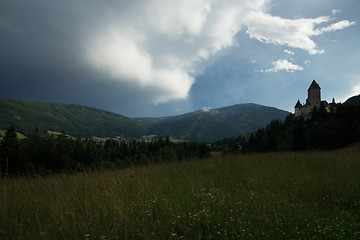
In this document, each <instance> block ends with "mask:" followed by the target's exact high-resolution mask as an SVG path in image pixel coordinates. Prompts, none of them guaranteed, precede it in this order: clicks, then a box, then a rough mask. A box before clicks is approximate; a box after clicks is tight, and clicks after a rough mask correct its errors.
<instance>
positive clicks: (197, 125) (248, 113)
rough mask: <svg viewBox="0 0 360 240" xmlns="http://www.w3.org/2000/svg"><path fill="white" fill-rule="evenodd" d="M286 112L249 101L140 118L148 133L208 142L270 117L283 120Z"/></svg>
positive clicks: (244, 130)
mask: <svg viewBox="0 0 360 240" xmlns="http://www.w3.org/2000/svg"><path fill="white" fill-rule="evenodd" d="M288 114H289V113H288V112H286V111H283V110H279V109H276V108H272V107H266V106H261V105H257V104H252V103H249V104H238V105H234V106H230V107H223V108H218V109H207V110H199V111H196V112H192V113H187V114H183V115H179V116H172V117H165V118H161V119H139V121H142V122H143V123H144V124H145V125H148V126H149V127H148V133H154V134H157V135H161V136H170V137H172V138H175V139H183V140H185V139H186V140H194V141H200V142H207V143H211V142H214V141H216V140H219V139H222V138H226V137H232V136H237V135H239V134H246V133H250V132H253V131H255V130H257V129H258V128H260V127H265V126H266V124H268V123H269V122H270V121H271V120H275V119H280V120H284V119H285V118H286V116H287V115H288ZM149 121H152V122H151V124H147V122H149Z"/></svg>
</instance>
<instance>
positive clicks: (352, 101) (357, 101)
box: [344, 94, 360, 105]
mask: <svg viewBox="0 0 360 240" xmlns="http://www.w3.org/2000/svg"><path fill="white" fill-rule="evenodd" d="M344 104H346V105H360V94H359V95H357V96H353V97H351V98H349V99H348V100H346V101H345V102H344Z"/></svg>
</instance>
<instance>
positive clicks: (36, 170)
mask: <svg viewBox="0 0 360 240" xmlns="http://www.w3.org/2000/svg"><path fill="white" fill-rule="evenodd" d="M209 155H210V148H209V146H208V145H206V144H203V143H197V142H182V143H174V142H172V141H171V140H170V139H169V137H166V138H159V139H158V140H153V141H151V142H145V141H137V140H132V141H122V142H119V141H117V140H111V139H109V140H106V141H105V142H104V143H99V142H95V141H93V140H90V139H82V138H80V137H79V138H77V139H74V138H71V137H69V136H67V135H66V134H65V133H64V132H62V133H61V134H60V135H59V136H55V135H52V134H39V131H38V129H37V128H35V129H34V130H29V132H28V136H27V138H24V139H19V138H17V136H16V129H15V127H14V126H11V127H9V128H8V129H7V130H6V133H5V136H4V138H3V139H2V140H1V141H0V173H1V175H2V176H5V175H10V176H11V175H25V174H50V173H57V172H64V171H66V172H74V171H87V170H93V169H102V168H115V167H126V166H130V165H136V164H149V163H155V162H164V161H182V160H186V159H193V158H205V157H208V156H209Z"/></svg>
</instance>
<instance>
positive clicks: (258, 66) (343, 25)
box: [0, 0, 360, 117]
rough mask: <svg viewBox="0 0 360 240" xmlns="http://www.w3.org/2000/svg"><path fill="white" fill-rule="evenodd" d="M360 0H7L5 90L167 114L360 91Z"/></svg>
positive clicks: (2, 31) (288, 103) (1, 12)
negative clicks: (312, 92)
mask: <svg viewBox="0 0 360 240" xmlns="http://www.w3.org/2000/svg"><path fill="white" fill-rule="evenodd" d="M359 12H360V1H359V0H341V1H339V0H316V1H314V0H292V1H288V0H176V1H175V0H102V1H100V0H63V1H55V0H27V1H24V0H1V1H0V97H11V98H21V99H24V100H31V101H42V102H56V103H66V104H81V105H85V106H90V107H95V108H100V109H104V110H108V111H111V112H116V113H119V114H122V115H125V116H128V117H159V116H170V115H178V114H182V113H186V112H192V111H196V110H201V109H204V110H208V109H210V108H220V107H224V106H231V105H235V104H241V103H256V104H261V105H266V106H271V107H276V108H279V109H283V110H286V111H290V112H293V111H294V106H295V104H296V102H297V100H300V102H302V103H304V102H305V101H306V97H307V89H308V87H309V86H310V84H311V82H312V80H313V79H315V80H316V81H317V82H318V84H319V85H320V87H321V89H322V99H323V100H327V101H328V102H330V101H331V100H332V98H335V101H336V102H343V101H345V100H346V99H347V98H349V97H351V96H354V95H358V94H360V41H359V40H360V29H359V27H360V14H359Z"/></svg>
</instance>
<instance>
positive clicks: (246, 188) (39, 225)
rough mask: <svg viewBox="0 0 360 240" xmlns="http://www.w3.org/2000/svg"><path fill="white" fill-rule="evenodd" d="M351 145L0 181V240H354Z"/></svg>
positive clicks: (359, 185)
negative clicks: (339, 147)
mask: <svg viewBox="0 0 360 240" xmlns="http://www.w3.org/2000/svg"><path fill="white" fill-rule="evenodd" d="M359 173H360V144H357V145H353V146H351V147H348V148H344V149H341V150H336V151H326V152H325V151H323V152H322V151H313V152H284V153H264V154H249V155H236V156H223V157H221V156H216V157H213V158H210V159H199V160H193V161H182V162H172V163H157V164H151V165H147V166H137V167H132V168H126V169H121V170H103V171H95V172H89V173H78V174H74V175H66V174H58V175H55V176H48V177H31V178H25V177H18V178H2V179H1V180H0V238H1V239H84V240H85V239H89V240H90V239H360V174H359Z"/></svg>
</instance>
